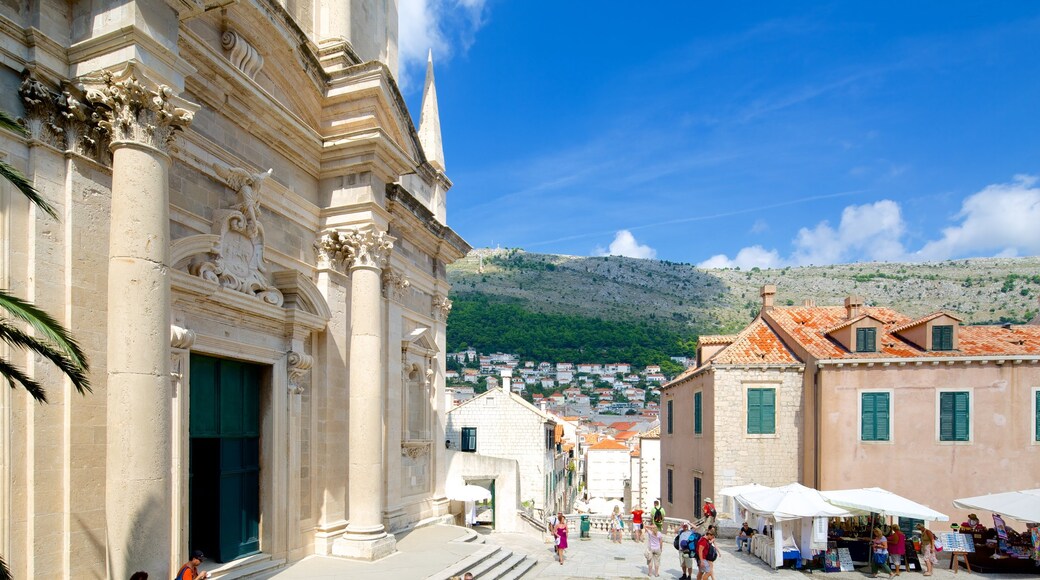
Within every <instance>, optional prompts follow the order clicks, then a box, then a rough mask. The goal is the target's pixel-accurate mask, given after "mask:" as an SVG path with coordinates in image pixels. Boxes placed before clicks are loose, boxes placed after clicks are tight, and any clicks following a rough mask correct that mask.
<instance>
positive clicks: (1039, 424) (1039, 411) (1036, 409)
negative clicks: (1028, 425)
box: [1033, 391, 1040, 441]
mask: <svg viewBox="0 0 1040 580" xmlns="http://www.w3.org/2000/svg"><path fill="white" fill-rule="evenodd" d="M1033 395H1035V398H1036V401H1034V402H1033V413H1034V414H1035V415H1036V418H1035V421H1034V422H1033V424H1034V425H1035V429H1036V434H1035V436H1036V441H1040V391H1036V392H1035V393H1033Z"/></svg>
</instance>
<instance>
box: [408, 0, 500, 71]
mask: <svg viewBox="0 0 1040 580" xmlns="http://www.w3.org/2000/svg"><path fill="white" fill-rule="evenodd" d="M485 5H486V0H401V3H400V5H399V18H398V54H399V58H400V67H399V69H400V72H399V73H398V77H399V78H398V83H399V84H400V85H401V86H402V87H407V86H409V85H410V83H411V82H412V80H413V79H414V78H416V77H418V78H419V79H421V78H422V75H423V74H424V70H425V68H424V67H425V66H426V56H427V53H428V51H429V50H431V49H432V50H433V58H434V63H444V62H447V61H448V60H450V59H451V58H452V56H454V54H455V52H456V51H460V52H465V51H467V50H468V49H469V47H470V46H472V44H473V42H474V41H475V40H476V34H477V31H478V30H480V28H481V27H482V26H483V25H484V22H485V11H484V7H485ZM420 82H421V81H420Z"/></svg>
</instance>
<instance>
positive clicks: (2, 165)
mask: <svg viewBox="0 0 1040 580" xmlns="http://www.w3.org/2000/svg"><path fill="white" fill-rule="evenodd" d="M0 177H3V178H4V179H6V180H7V181H10V182H11V183H12V184H13V185H14V186H15V187H17V188H18V191H20V192H22V195H24V196H25V197H27V198H29V201H30V202H32V203H34V204H35V205H36V207H38V208H40V209H41V210H43V211H44V212H45V213H46V214H47V215H49V216H51V217H52V218H54V219H58V212H56V211H54V206H52V205H51V204H50V203H48V202H47V200H46V199H43V196H41V195H40V192H38V191H36V188H35V187H33V184H32V182H30V181H29V180H28V179H27V178H26V177H25V176H24V175H22V172H21V171H18V170H17V169H15V168H14V167H13V166H12V165H10V164H8V163H7V162H5V161H0Z"/></svg>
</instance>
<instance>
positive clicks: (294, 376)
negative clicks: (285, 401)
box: [288, 350, 314, 395]
mask: <svg viewBox="0 0 1040 580" xmlns="http://www.w3.org/2000/svg"><path fill="white" fill-rule="evenodd" d="M288 359H289V361H288V362H289V392H290V393H292V394H294V395H300V394H302V393H303V385H302V384H301V382H300V381H301V379H303V376H304V375H305V374H307V371H309V370H310V369H311V366H312V365H313V364H314V357H312V356H310V355H306V354H303V353H302V352H296V351H295V350H291V351H289V357H288Z"/></svg>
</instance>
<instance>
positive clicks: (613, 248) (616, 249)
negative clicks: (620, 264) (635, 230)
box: [592, 230, 657, 260]
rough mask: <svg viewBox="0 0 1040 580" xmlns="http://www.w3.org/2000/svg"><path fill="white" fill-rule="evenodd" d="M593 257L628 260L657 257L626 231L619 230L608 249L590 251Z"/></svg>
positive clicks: (655, 253)
mask: <svg viewBox="0 0 1040 580" xmlns="http://www.w3.org/2000/svg"><path fill="white" fill-rule="evenodd" d="M592 255H594V256H627V257H629V258H640V259H644V260H646V259H653V258H655V257H657V250H655V249H653V248H651V247H650V246H647V245H643V244H640V243H639V242H637V241H636V238H635V236H633V235H632V232H630V231H628V230H620V231H618V232H617V234H616V235H615V236H614V241H613V242H610V247H608V248H607V249H603V248H602V247H600V246H597V247H596V249H595V250H593V251H592Z"/></svg>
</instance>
